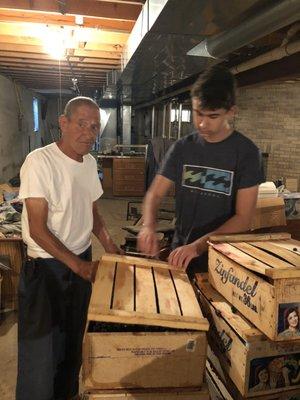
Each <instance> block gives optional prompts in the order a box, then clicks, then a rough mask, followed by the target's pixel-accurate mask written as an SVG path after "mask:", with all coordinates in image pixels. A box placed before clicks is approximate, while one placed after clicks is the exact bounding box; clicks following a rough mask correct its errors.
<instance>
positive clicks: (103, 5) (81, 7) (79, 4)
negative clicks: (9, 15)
mask: <svg viewBox="0 0 300 400" xmlns="http://www.w3.org/2000/svg"><path fill="white" fill-rule="evenodd" d="M0 7H1V8H7V9H15V10H29V11H43V12H52V13H59V14H61V10H60V8H59V2H58V1H53V0H31V1H30V0H14V1H11V0H0ZM141 9H142V4H140V5H139V4H124V3H123V2H122V3H114V2H113V1H112V2H107V1H96V0H84V1H68V2H67V3H66V7H65V8H64V11H65V14H67V15H68V14H73V15H83V16H84V15H88V16H92V17H100V18H110V19H118V20H127V21H136V20H137V18H138V16H139V14H140V12H141Z"/></svg>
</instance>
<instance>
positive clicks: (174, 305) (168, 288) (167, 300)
mask: <svg viewBox="0 0 300 400" xmlns="http://www.w3.org/2000/svg"><path fill="white" fill-rule="evenodd" d="M154 276H155V283H156V289H157V297H158V305H159V311H160V314H167V315H181V312H180V308H179V303H178V299H177V296H176V292H175V288H174V285H173V281H172V279H171V276H170V273H169V271H167V270H164V269H157V268H154Z"/></svg>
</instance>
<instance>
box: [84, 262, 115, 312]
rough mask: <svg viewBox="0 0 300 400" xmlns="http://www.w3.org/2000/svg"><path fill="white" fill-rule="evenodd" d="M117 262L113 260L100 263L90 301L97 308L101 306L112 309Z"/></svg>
mask: <svg viewBox="0 0 300 400" xmlns="http://www.w3.org/2000/svg"><path fill="white" fill-rule="evenodd" d="M115 264H116V263H115V262H113V261H104V262H101V263H99V266H98V271H97V275H96V279H95V283H94V284H93V291H92V296H91V301H90V304H91V305H93V307H94V308H95V309H96V310H97V309H100V308H101V309H107V310H109V309H110V304H111V296H112V288H113V281H114V273H115Z"/></svg>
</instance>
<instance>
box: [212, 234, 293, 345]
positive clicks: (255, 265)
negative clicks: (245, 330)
mask: <svg viewBox="0 0 300 400" xmlns="http://www.w3.org/2000/svg"><path fill="white" fill-rule="evenodd" d="M299 267H300V242H298V241H296V240H292V239H291V238H290V235H289V234H260V235H254V234H252V235H228V236H219V237H218V236H215V237H212V238H211V243H210V246H209V268H208V269H209V281H210V283H211V284H212V286H214V288H215V289H216V290H217V291H218V292H220V293H221V294H222V295H223V296H224V297H225V298H226V299H227V300H228V301H229V302H230V303H231V304H232V305H233V306H234V307H236V308H237V309H238V310H239V311H240V312H241V313H242V314H243V315H244V316H245V317H246V318H248V319H249V320H250V321H251V322H252V323H253V324H254V325H255V326H256V327H257V328H259V329H260V330H261V331H262V332H263V333H265V335H267V336H268V337H269V338H270V339H272V340H276V341H284V340H285V341H286V340H300V328H299V319H300V318H299V306H300V268H299ZM287 316H288V318H289V319H290V320H291V325H292V329H293V325H295V329H294V331H292V330H291V329H288V320H287V318H286V317H287ZM295 320H296V322H295ZM297 322H298V324H297Z"/></svg>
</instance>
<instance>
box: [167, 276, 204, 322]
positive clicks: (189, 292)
mask: <svg viewBox="0 0 300 400" xmlns="http://www.w3.org/2000/svg"><path fill="white" fill-rule="evenodd" d="M171 274H172V277H173V281H174V285H175V287H176V291H177V295H178V298H179V302H180V305H181V311H182V315H184V316H186V317H196V318H197V317H199V315H202V312H201V309H200V306H199V303H198V301H197V298H196V295H195V292H194V290H193V288H192V286H191V283H190V281H189V278H188V277H187V276H186V275H183V274H178V272H176V271H173V272H172V273H171Z"/></svg>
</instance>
